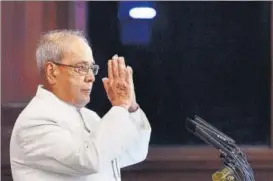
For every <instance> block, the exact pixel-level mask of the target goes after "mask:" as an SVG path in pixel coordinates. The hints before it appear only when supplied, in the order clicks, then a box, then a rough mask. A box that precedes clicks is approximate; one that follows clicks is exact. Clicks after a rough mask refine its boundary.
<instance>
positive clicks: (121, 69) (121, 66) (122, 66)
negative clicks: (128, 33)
mask: <svg viewBox="0 0 273 181" xmlns="http://www.w3.org/2000/svg"><path fill="white" fill-rule="evenodd" d="M118 72H119V76H120V77H122V78H125V74H126V67H125V61H124V57H119V59H118Z"/></svg>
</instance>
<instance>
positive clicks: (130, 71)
mask: <svg viewBox="0 0 273 181" xmlns="http://www.w3.org/2000/svg"><path fill="white" fill-rule="evenodd" d="M127 69H128V71H129V75H130V79H131V81H132V82H133V80H134V79H133V69H132V67H130V66H127Z"/></svg>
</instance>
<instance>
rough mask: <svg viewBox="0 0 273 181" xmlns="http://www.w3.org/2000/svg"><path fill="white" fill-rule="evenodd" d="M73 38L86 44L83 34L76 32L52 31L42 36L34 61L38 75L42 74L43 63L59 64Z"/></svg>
mask: <svg viewBox="0 0 273 181" xmlns="http://www.w3.org/2000/svg"><path fill="white" fill-rule="evenodd" d="M75 38H80V39H82V40H83V41H84V42H86V43H87V44H88V41H87V39H86V38H85V36H84V34H83V32H81V31H77V30H53V31H49V32H47V33H45V34H43V35H42V37H41V39H40V41H39V43H38V46H37V49H36V61H37V66H38V69H39V71H40V73H42V72H43V69H44V64H45V62H47V61H52V62H57V63H59V62H60V61H61V60H62V58H63V55H64V53H65V52H66V51H67V50H68V48H67V47H68V45H69V44H70V43H71V41H72V40H74V39H75Z"/></svg>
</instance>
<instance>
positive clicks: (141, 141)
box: [119, 108, 151, 168]
mask: <svg viewBox="0 0 273 181" xmlns="http://www.w3.org/2000/svg"><path fill="white" fill-rule="evenodd" d="M130 120H131V121H132V122H133V123H134V125H135V127H136V128H137V130H138V135H139V136H138V139H137V140H132V141H133V144H132V145H131V147H129V148H126V149H125V150H124V154H122V155H121V156H120V157H119V165H120V167H121V168H123V167H126V166H130V165H133V164H136V163H139V162H141V161H143V160H144V159H146V157H147V154H148V149H149V142H150V136H151V126H150V123H149V121H148V119H147V117H146V115H145V113H144V112H143V111H142V110H141V109H140V108H139V109H138V110H137V111H136V112H134V113H131V114H130Z"/></svg>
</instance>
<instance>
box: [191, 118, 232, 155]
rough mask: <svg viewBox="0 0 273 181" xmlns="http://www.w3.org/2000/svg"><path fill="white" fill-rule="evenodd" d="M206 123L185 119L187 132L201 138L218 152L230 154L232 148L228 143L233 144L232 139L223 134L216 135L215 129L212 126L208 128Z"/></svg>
mask: <svg viewBox="0 0 273 181" xmlns="http://www.w3.org/2000/svg"><path fill="white" fill-rule="evenodd" d="M208 125H209V124H208V123H204V121H202V120H200V119H199V120H198V121H196V120H192V119H190V118H187V119H186V128H187V130H188V131H190V132H192V133H193V134H194V135H196V136H198V137H199V138H201V139H202V140H203V141H205V142H206V143H207V144H209V145H212V146H213V147H215V148H216V149H218V150H219V151H220V152H223V153H226V154H228V153H231V152H232V151H233V147H231V146H230V145H229V144H228V143H233V142H234V141H233V140H232V139H228V137H225V136H224V135H223V134H219V133H217V131H216V129H213V127H212V126H208Z"/></svg>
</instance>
